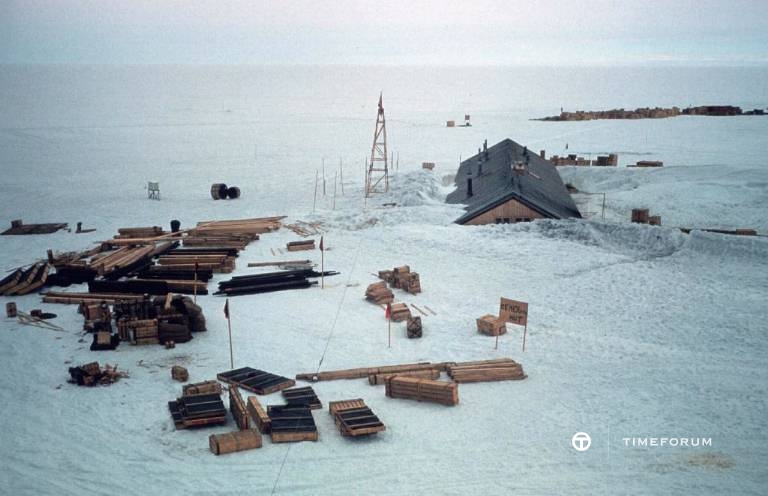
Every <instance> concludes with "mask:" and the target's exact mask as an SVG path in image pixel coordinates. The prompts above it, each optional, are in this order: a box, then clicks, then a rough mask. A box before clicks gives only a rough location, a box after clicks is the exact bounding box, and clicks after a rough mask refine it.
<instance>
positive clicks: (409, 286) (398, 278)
mask: <svg viewBox="0 0 768 496" xmlns="http://www.w3.org/2000/svg"><path fill="white" fill-rule="evenodd" d="M379 279H382V280H383V281H385V282H386V283H388V284H389V285H390V286H392V287H393V288H398V289H402V290H403V291H406V292H408V293H411V294H416V293H421V280H420V279H419V273H418V272H411V268H410V267H409V266H408V265H402V266H400V267H395V268H394V269H392V270H380V271H379Z"/></svg>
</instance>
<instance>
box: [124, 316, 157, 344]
mask: <svg viewBox="0 0 768 496" xmlns="http://www.w3.org/2000/svg"><path fill="white" fill-rule="evenodd" d="M117 333H118V335H119V336H120V340H121V341H126V342H130V343H131V344H137V345H142V344H159V343H160V340H159V334H158V325H157V319H144V320H140V319H127V318H123V319H119V320H118V321H117Z"/></svg>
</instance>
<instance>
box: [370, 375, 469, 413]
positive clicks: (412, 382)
mask: <svg viewBox="0 0 768 496" xmlns="http://www.w3.org/2000/svg"><path fill="white" fill-rule="evenodd" d="M458 386H459V385H458V384H457V383H455V382H444V381H435V380H432V379H421V378H418V377H409V376H404V375H395V376H393V377H390V378H389V379H387V381H386V383H385V387H386V394H387V396H388V397H390V398H405V399H411V400H417V401H430V402H433V403H440V404H441V405H447V406H454V405H457V404H458V403H459V387H458Z"/></svg>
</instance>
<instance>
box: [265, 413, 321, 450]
mask: <svg viewBox="0 0 768 496" xmlns="http://www.w3.org/2000/svg"><path fill="white" fill-rule="evenodd" d="M267 414H268V415H269V418H270V421H271V422H270V437H271V439H272V442H273V443H291V442H297V441H317V426H316V425H315V419H314V418H313V417H312V410H310V408H309V407H308V406H292V405H285V406H283V405H269V406H268V407H267Z"/></svg>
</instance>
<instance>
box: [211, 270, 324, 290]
mask: <svg viewBox="0 0 768 496" xmlns="http://www.w3.org/2000/svg"><path fill="white" fill-rule="evenodd" d="M337 274H338V272H335V271H325V272H323V273H322V274H321V273H320V272H315V271H314V270H309V269H301V270H285V271H280V272H268V273H265V274H253V275H248V276H236V277H233V278H232V279H230V280H229V281H222V282H220V283H219V290H218V291H217V292H216V293H214V294H217V295H222V294H223V295H227V296H239V295H245V294H256V293H267V292H271V291H282V290H286V289H301V288H308V287H310V286H312V285H313V284H317V281H310V280H309V279H308V278H310V277H312V278H317V277H320V276H321V275H323V276H335V275H337Z"/></svg>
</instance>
